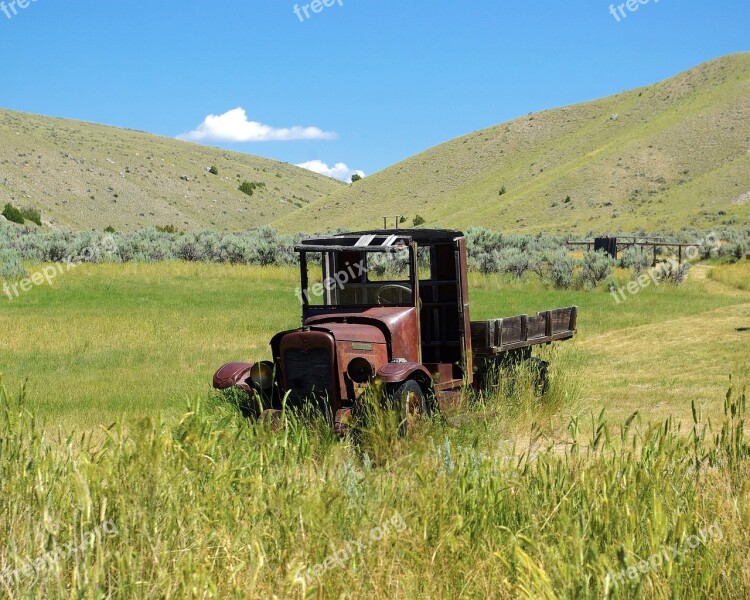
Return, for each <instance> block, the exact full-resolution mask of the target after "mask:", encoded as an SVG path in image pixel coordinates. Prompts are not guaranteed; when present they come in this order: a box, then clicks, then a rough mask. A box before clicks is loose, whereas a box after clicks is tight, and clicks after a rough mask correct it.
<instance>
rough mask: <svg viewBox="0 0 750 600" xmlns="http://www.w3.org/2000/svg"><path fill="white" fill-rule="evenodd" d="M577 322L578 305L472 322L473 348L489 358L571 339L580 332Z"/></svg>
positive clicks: (479, 355)
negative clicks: (577, 330) (533, 314)
mask: <svg viewBox="0 0 750 600" xmlns="http://www.w3.org/2000/svg"><path fill="white" fill-rule="evenodd" d="M577 321H578V307H577V306H570V307H568V308H557V309H554V310H546V311H543V312H540V313H538V314H536V315H535V316H529V315H518V316H516V317H505V318H502V319H489V320H487V321H472V322H471V344H472V350H473V352H474V356H476V357H489V356H497V355H498V354H502V353H504V352H510V351H512V350H519V349H523V348H531V347H532V346H540V345H543V344H551V343H552V342H558V341H562V340H569V339H570V338H572V337H573V336H574V335H575V334H576V324H577Z"/></svg>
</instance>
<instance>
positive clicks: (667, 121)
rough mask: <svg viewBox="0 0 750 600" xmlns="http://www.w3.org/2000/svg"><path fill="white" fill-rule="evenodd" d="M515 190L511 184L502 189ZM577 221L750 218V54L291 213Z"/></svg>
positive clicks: (666, 225)
mask: <svg viewBox="0 0 750 600" xmlns="http://www.w3.org/2000/svg"><path fill="white" fill-rule="evenodd" d="M502 189H504V190H505V192H504V193H502V194H501V193H500V192H501V190H502ZM395 213H400V214H403V215H405V216H406V217H407V219H408V222H409V223H411V221H412V219H413V218H414V216H415V215H416V214H420V215H421V216H423V217H424V218H425V219H426V224H425V226H446V227H448V226H450V227H467V226H469V225H482V226H485V227H490V228H493V229H499V230H503V231H512V230H516V231H525V232H535V231H540V230H545V231H550V232H570V231H573V232H580V233H581V234H585V233H586V232H588V231H598V232H606V231H613V232H614V231H632V230H635V229H638V228H643V229H646V230H664V229H670V230H674V229H680V228H682V227H702V228H705V227H711V226H717V225H724V226H726V225H735V226H740V225H744V226H747V225H748V224H750V53H744V54H739V55H733V56H728V57H724V58H721V59H717V60H714V61H711V62H709V63H706V64H704V65H701V66H699V67H697V68H694V69H692V70H690V71H687V72H685V73H682V74H680V75H678V76H676V77H674V78H672V79H669V80H667V81H664V82H662V83H658V84H655V85H651V86H648V87H645V88H642V89H637V90H633V91H629V92H624V93H621V94H617V95H616V96H612V97H610V98H605V99H601V100H596V101H593V102H587V103H584V104H578V105H574V106H569V107H565V108H559V109H554V110H548V111H544V112H541V113H537V114H531V115H528V116H525V117H522V118H519V119H516V120H514V121H511V122H508V123H505V124H502V125H498V126H495V127H491V128H489V129H485V130H483V131H478V132H475V133H472V134H469V135H467V136H464V137H461V138H458V139H455V140H452V141H450V142H447V143H445V144H442V145H440V146H437V147H435V148H432V149H430V150H427V151H426V152H423V153H421V154H419V155H417V156H414V157H412V158H409V159H407V160H405V161H403V162H401V163H398V164H396V165H394V166H392V167H389V168H387V169H385V170H383V171H381V172H379V173H377V174H375V175H373V176H371V177H368V178H367V179H364V180H362V181H360V182H358V183H356V184H355V185H353V186H351V187H348V188H342V189H340V190H339V191H337V192H336V193H335V194H333V195H332V196H331V197H328V198H325V199H321V200H318V201H317V202H315V203H313V204H311V205H309V206H307V207H305V208H304V209H303V210H300V211H295V212H292V213H289V214H287V215H285V216H283V217H282V218H281V219H279V220H278V221H277V222H276V225H277V226H278V227H280V228H281V229H282V230H287V231H293V230H306V229H310V223H312V222H315V223H330V224H331V226H335V227H347V228H358V227H366V226H374V225H378V224H380V225H382V216H383V215H392V214H395Z"/></svg>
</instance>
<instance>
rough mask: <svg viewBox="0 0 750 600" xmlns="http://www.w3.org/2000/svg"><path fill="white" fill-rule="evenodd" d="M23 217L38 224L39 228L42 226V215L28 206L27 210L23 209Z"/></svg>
mask: <svg viewBox="0 0 750 600" xmlns="http://www.w3.org/2000/svg"><path fill="white" fill-rule="evenodd" d="M21 215H22V216H23V218H24V219H26V220H27V221H31V222H32V223H36V224H37V225H39V227H41V226H42V214H41V213H40V212H39V211H38V210H37V209H36V208H33V207H31V206H27V207H26V208H22V209H21Z"/></svg>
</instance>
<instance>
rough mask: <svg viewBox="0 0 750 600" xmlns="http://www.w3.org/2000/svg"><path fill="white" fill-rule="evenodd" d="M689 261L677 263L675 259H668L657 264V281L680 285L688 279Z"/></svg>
mask: <svg viewBox="0 0 750 600" xmlns="http://www.w3.org/2000/svg"><path fill="white" fill-rule="evenodd" d="M689 271H690V263H682V264H681V265H678V264H677V261H675V260H670V261H667V262H665V263H662V264H661V265H659V268H658V269H657V270H656V277H657V278H658V279H659V281H662V282H664V283H670V284H672V285H682V284H683V283H685V282H686V281H687V279H688V272H689Z"/></svg>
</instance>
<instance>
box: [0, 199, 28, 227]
mask: <svg viewBox="0 0 750 600" xmlns="http://www.w3.org/2000/svg"><path fill="white" fill-rule="evenodd" d="M3 216H4V217H5V218H6V219H8V221H10V222H11V223H18V224H19V225H23V224H24V218H23V215H22V214H21V211H20V210H18V209H17V208H16V207H15V206H13V205H12V204H11V203H10V202H9V203H8V204H6V205H5V208H4V209H3Z"/></svg>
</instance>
